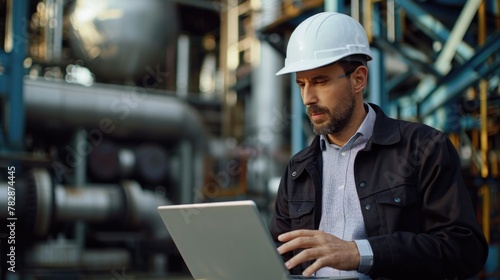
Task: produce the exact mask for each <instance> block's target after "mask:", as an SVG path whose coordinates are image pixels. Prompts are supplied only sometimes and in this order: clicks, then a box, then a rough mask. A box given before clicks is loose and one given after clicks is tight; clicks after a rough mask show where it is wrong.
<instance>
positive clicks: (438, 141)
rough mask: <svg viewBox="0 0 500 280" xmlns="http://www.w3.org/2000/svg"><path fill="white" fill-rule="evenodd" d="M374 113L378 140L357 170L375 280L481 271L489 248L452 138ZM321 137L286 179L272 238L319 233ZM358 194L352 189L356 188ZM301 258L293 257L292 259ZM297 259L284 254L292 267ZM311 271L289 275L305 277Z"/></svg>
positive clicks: (295, 160)
mask: <svg viewBox="0 0 500 280" xmlns="http://www.w3.org/2000/svg"><path fill="white" fill-rule="evenodd" d="M370 106H371V107H372V108H373V109H374V110H375V112H376V115H377V117H376V121H375V126H374V130H373V135H372V137H371V139H370V140H369V141H368V143H367V145H366V147H365V148H364V149H362V150H361V151H359V152H358V154H357V156H356V158H355V162H354V178H355V184H356V185H355V187H356V190H357V193H358V196H359V203H360V206H361V211H362V214H363V220H364V224H365V228H366V232H367V234H368V238H367V239H368V241H369V242H370V245H371V247H372V250H373V255H374V262H373V266H372V269H371V272H370V273H369V275H370V277H371V278H372V279H377V278H378V279H464V278H467V277H471V276H473V275H476V274H477V273H478V272H479V271H480V270H481V269H482V267H483V265H484V263H485V261H486V257H487V253H488V245H487V243H486V240H485V237H484V235H483V233H482V230H481V228H480V226H479V224H478V222H477V218H476V215H475V209H474V207H473V205H472V201H471V198H470V195H469V193H468V190H467V189H466V187H465V184H464V181H463V179H462V175H461V167H460V158H459V156H458V154H457V152H456V150H455V148H454V146H453V145H452V144H451V142H450V141H449V139H448V137H447V136H446V135H444V134H443V133H441V132H439V131H438V130H436V129H433V128H431V127H429V126H426V125H424V124H421V123H411V122H406V121H400V120H395V119H392V118H389V117H387V116H386V115H385V114H384V113H383V112H382V110H381V109H380V108H379V107H378V106H376V105H373V104H370ZM319 142H320V138H319V136H317V137H316V138H315V139H314V140H313V141H312V143H311V145H310V146H308V147H307V148H305V149H304V150H302V151H301V152H299V153H297V154H296V155H295V156H293V157H292V158H291V160H290V162H289V164H288V166H287V168H286V170H285V172H284V174H283V177H282V178H281V183H280V186H279V190H278V194H277V199H276V206H275V211H274V215H273V218H272V222H271V227H270V230H271V234H272V236H273V238H274V240H275V242H277V243H278V240H277V236H278V235H280V234H282V233H285V232H288V231H291V230H295V229H318V227H319V222H320V219H321V204H322V199H321V196H322V153H321V148H320V143H319ZM352 187H354V186H352ZM296 253H298V252H296V251H294V252H293V254H296ZM291 257H292V254H285V255H284V258H285V260H286V259H289V258H291ZM309 264H310V263H304V264H303V265H302V266H299V267H297V268H296V269H295V270H293V271H292V273H293V274H300V273H302V271H303V270H304V269H305V268H306V267H307V266H308V265H309Z"/></svg>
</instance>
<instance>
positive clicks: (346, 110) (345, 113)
mask: <svg viewBox="0 0 500 280" xmlns="http://www.w3.org/2000/svg"><path fill="white" fill-rule="evenodd" d="M346 96H347V98H349V100H346V104H341V106H344V107H343V108H341V110H338V111H336V112H330V111H329V110H328V108H324V107H320V106H317V105H310V106H308V107H307V110H306V111H307V114H308V115H309V116H310V114H311V113H319V112H321V113H325V114H326V115H328V116H329V120H328V121H327V123H326V124H322V125H321V126H316V125H315V124H314V123H313V122H311V125H312V128H313V132H314V133H315V134H317V135H328V134H338V133H340V132H341V131H343V130H344V129H345V127H346V126H347V124H348V123H349V121H350V120H351V117H352V114H353V112H354V108H355V106H356V99H355V98H354V95H353V94H352V92H351V90H349V91H348V94H347V95H346Z"/></svg>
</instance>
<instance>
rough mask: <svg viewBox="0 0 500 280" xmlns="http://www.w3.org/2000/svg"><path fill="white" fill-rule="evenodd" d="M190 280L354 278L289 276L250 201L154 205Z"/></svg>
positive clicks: (256, 210)
mask: <svg viewBox="0 0 500 280" xmlns="http://www.w3.org/2000/svg"><path fill="white" fill-rule="evenodd" d="M158 212H159V213H160V216H161V218H162V219H163V222H164V223H165V226H166V227H167V230H168V231H169V233H170V235H171V237H172V239H173V241H174V243H175V245H176V247H177V249H178V250H179V252H180V254H181V256H182V258H183V259H184V262H185V263H186V265H187V267H188V269H189V271H190V272H191V274H192V276H193V277H194V279H196V280H202V279H203V280H256V279H259V280H266V279H269V280H287V279H358V278H353V277H326V278H325V277H303V276H291V275H289V272H288V270H287V269H286V268H285V265H284V263H283V260H282V258H281V256H280V255H279V253H278V251H277V250H276V247H275V245H274V242H273V241H272V238H271V235H270V233H269V231H268V229H267V226H266V224H265V223H264V221H263V219H262V217H261V215H260V213H259V211H258V209H257V206H256V205H255V203H254V202H253V201H251V200H244V201H231V202H213V203H200V204H181V205H169V206H159V207H158Z"/></svg>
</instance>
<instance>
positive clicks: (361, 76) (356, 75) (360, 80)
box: [350, 65, 368, 92]
mask: <svg viewBox="0 0 500 280" xmlns="http://www.w3.org/2000/svg"><path fill="white" fill-rule="evenodd" d="M350 76H351V81H352V88H353V90H354V92H363V90H364V89H365V87H366V84H367V83H368V68H367V67H366V66H363V65H361V66H359V67H358V68H356V70H355V71H354V72H353V73H352V74H351V75H350Z"/></svg>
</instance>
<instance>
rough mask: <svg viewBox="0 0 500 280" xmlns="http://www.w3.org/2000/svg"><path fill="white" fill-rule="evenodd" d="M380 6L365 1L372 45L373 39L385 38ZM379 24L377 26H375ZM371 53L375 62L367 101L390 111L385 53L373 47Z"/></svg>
mask: <svg viewBox="0 0 500 280" xmlns="http://www.w3.org/2000/svg"><path fill="white" fill-rule="evenodd" d="M379 5H380V4H378V3H375V4H374V3H372V1H371V0H365V2H364V5H363V6H364V11H363V15H364V16H363V22H364V27H365V29H366V32H367V35H368V40H370V43H371V42H372V41H373V38H376V37H381V36H383V33H382V29H381V25H382V24H380V23H379V21H380V20H382V19H381V15H380V6H379ZM375 23H377V24H375ZM371 51H372V54H373V60H372V61H371V62H370V72H369V73H370V74H369V76H368V89H369V91H368V97H367V101H368V102H371V103H374V104H377V105H379V106H380V107H381V108H382V110H384V111H386V112H387V111H388V107H389V97H388V93H387V90H386V88H385V79H386V75H385V73H386V71H385V63H384V57H385V55H384V53H383V52H382V51H381V50H380V49H378V48H376V47H374V46H373V45H372V47H371Z"/></svg>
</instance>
